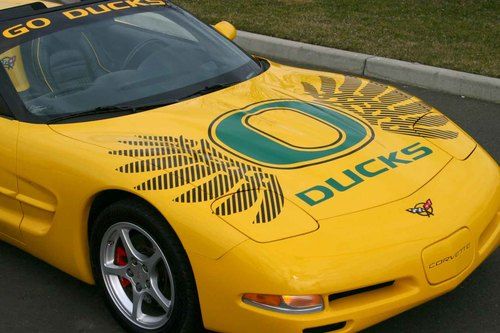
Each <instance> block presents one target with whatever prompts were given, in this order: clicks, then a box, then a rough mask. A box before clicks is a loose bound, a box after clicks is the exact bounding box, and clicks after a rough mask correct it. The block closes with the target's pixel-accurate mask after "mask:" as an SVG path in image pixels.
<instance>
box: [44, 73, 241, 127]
mask: <svg viewBox="0 0 500 333" xmlns="http://www.w3.org/2000/svg"><path fill="white" fill-rule="evenodd" d="M238 83H240V82H229V83H217V84H214V85H211V86H207V87H204V88H203V89H200V90H198V91H196V92H194V93H192V94H189V95H187V96H183V97H181V98H177V99H172V100H168V101H166V102H162V103H158V104H148V105H140V106H132V105H109V106H99V107H97V108H95V109H93V110H89V111H83V112H78V113H73V114H68V115H64V116H60V117H56V118H53V119H51V120H49V121H48V122H47V123H48V124H56V123H59V122H63V121H66V120H71V119H75V118H82V117H88V116H95V115H102V114H108V113H130V114H132V113H136V112H140V111H146V110H151V109H156V108H159V107H162V106H167V105H171V104H175V103H179V102H181V101H183V100H186V99H189V98H193V97H196V96H202V95H206V94H209V93H211V92H215V91H217V90H221V89H224V88H228V87H231V86H234V85H235V84H238Z"/></svg>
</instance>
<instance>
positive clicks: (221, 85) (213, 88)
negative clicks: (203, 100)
mask: <svg viewBox="0 0 500 333" xmlns="http://www.w3.org/2000/svg"><path fill="white" fill-rule="evenodd" d="M238 83H240V82H239V81H236V82H228V83H217V84H214V85H211V86H206V87H204V88H203V89H200V90H198V91H195V92H194V93H192V94H189V95H187V96H183V97H182V98H180V99H179V101H181V100H185V99H189V98H192V97H196V96H202V95H206V94H210V93H212V92H215V91H217V90H221V89H224V88H229V87H231V86H234V85H235V84H238Z"/></svg>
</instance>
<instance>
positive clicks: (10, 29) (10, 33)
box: [0, 0, 168, 52]
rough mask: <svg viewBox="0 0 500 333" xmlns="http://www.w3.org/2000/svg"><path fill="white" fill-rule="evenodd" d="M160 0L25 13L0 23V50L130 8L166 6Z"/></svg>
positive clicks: (118, 14) (99, 3)
mask: <svg viewBox="0 0 500 333" xmlns="http://www.w3.org/2000/svg"><path fill="white" fill-rule="evenodd" d="M165 6H168V4H167V3H166V2H165V1H163V0H122V1H107V2H97V3H93V4H86V5H85V4H84V5H82V6H80V7H69V8H68V7H66V8H64V7H63V8H61V9H59V10H58V7H55V8H54V10H51V11H49V12H46V13H45V14H42V15H39V16H36V15H34V16H27V17H23V18H21V19H14V20H10V21H4V22H1V23H0V31H1V32H2V34H1V35H0V52H4V51H6V50H9V49H11V48H13V47H15V46H17V45H19V44H22V43H24V42H26V41H29V40H32V39H35V38H38V37H40V36H42V35H46V34H50V33H52V32H55V31H59V30H62V29H67V28H71V27H75V26H78V25H82V24H87V23H90V22H95V21H97V20H101V19H103V18H106V17H109V16H121V15H127V14H129V13H130V12H131V11H133V12H136V11H143V10H151V9H154V7H157V8H158V7H165Z"/></svg>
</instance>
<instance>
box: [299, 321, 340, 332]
mask: <svg viewBox="0 0 500 333" xmlns="http://www.w3.org/2000/svg"><path fill="white" fill-rule="evenodd" d="M346 324H347V322H345V321H343V322H340V323H335V324H330V325H325V326H319V327H312V328H306V329H305V330H303V331H302V332H304V333H326V332H334V331H337V330H340V329H343V328H344V327H345V325H346Z"/></svg>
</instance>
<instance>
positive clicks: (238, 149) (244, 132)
mask: <svg viewBox="0 0 500 333" xmlns="http://www.w3.org/2000/svg"><path fill="white" fill-rule="evenodd" d="M209 136H210V138H211V140H212V141H213V142H214V143H215V144H216V145H218V146H219V147H221V148H223V149H225V150H227V151H229V152H231V153H233V154H235V155H237V156H239V157H241V158H243V159H245V160H248V161H251V162H253V163H256V164H260V165H264V166H268V167H272V168H279V169H291V168H301V167H305V166H308V165H311V164H318V163H324V162H326V161H331V160H334V159H337V158H341V157H343V156H346V155H349V154H352V153H353V152H355V151H357V150H359V149H361V148H363V147H364V146H366V145H367V144H368V143H369V142H370V141H371V140H372V139H373V131H372V129H371V128H370V127H369V126H368V125H367V124H365V123H364V122H362V121H360V120H359V119H357V118H354V117H352V116H350V115H348V114H347V113H344V112H342V111H339V110H334V109H331V108H329V107H326V106H323V105H318V104H312V103H305V102H302V101H296V100H279V101H268V102H264V103H259V104H254V105H251V106H249V107H247V108H245V109H240V110H234V111H230V112H228V113H226V114H224V115H222V116H220V117H219V118H217V119H216V120H215V121H214V122H213V123H212V124H211V125H210V129H209ZM321 141H323V142H321Z"/></svg>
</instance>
